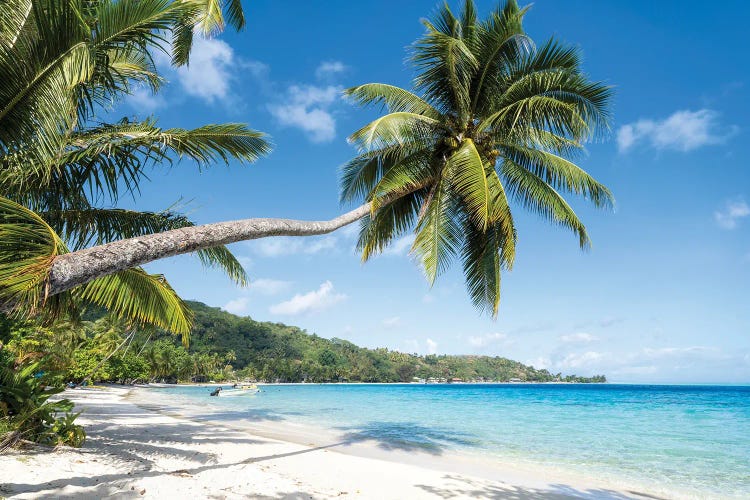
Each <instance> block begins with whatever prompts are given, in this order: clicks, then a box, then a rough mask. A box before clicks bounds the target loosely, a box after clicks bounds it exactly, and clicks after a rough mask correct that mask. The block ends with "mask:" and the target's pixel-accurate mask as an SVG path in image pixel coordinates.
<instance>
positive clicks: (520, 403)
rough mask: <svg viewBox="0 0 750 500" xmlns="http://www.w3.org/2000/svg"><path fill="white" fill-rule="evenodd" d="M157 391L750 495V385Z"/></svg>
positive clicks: (177, 403)
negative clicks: (227, 393) (224, 394)
mask: <svg viewBox="0 0 750 500" xmlns="http://www.w3.org/2000/svg"><path fill="white" fill-rule="evenodd" d="M209 392H210V388H208V387H196V386H178V387H170V388H167V389H153V393H154V395H157V394H158V395H159V398H158V399H159V401H160V402H161V403H162V404H164V405H172V406H174V407H178V408H183V409H187V408H190V409H191V410H192V411H191V413H193V414H204V415H205V416H210V418H211V419H213V420H226V421H236V422H256V423H257V422H266V423H272V422H279V423H290V424H292V423H293V424H304V425H308V426H312V427H317V428H324V429H327V430H329V431H335V432H336V433H338V434H339V435H340V436H341V437H342V438H343V439H344V440H346V441H350V442H365V441H367V442H374V443H376V444H377V446H378V447H380V448H383V449H386V450H401V451H408V452H417V453H427V454H431V455H440V454H443V453H446V452H450V451H456V452H464V453H465V452H468V453H474V454H480V455H482V456H484V457H492V458H497V459H502V460H505V461H513V462H515V463H526V464H532V465H533V464H539V465H545V466H551V467H556V468H563V469H565V470H569V471H572V472H574V473H578V474H586V475H597V476H599V477H607V478H611V479H613V480H617V481H619V482H623V481H624V482H628V481H632V482H633V483H637V484H646V485H648V484H652V485H659V489H660V490H670V489H671V488H674V490H675V491H681V492H687V493H689V494H690V495H691V496H692V495H695V496H696V497H704V496H717V497H724V496H726V497H737V498H750V387H747V386H741V387H740V386H656V385H615V384H596V385H585V384H446V385H442V384H440V385H438V384H436V385H431V384H427V385H422V384H326V385H317V384H300V385H265V386H262V392H261V393H260V394H258V395H256V396H251V397H240V398H210V397H208V393H209Z"/></svg>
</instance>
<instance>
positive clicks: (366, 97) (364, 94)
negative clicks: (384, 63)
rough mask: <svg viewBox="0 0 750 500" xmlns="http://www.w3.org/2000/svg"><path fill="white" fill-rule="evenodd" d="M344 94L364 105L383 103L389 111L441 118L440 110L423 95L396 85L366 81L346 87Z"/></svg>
mask: <svg viewBox="0 0 750 500" xmlns="http://www.w3.org/2000/svg"><path fill="white" fill-rule="evenodd" d="M344 94H345V95H347V96H348V97H350V98H352V99H353V100H354V102H356V103H357V104H360V105H362V106H369V105H376V106H377V105H381V106H383V107H385V108H387V110H388V112H389V113H395V112H406V113H416V114H418V115H424V116H427V117H429V118H433V119H436V120H437V119H439V118H440V112H439V111H438V110H436V109H435V108H433V107H432V106H430V104H429V103H428V102H427V101H425V100H424V99H422V98H421V97H419V96H417V95H415V94H412V93H411V92H409V91H408V90H404V89H402V88H400V87H396V86H394V85H386V84H384V83H366V84H364V85H359V86H357V87H352V88H349V89H346V90H345V91H344Z"/></svg>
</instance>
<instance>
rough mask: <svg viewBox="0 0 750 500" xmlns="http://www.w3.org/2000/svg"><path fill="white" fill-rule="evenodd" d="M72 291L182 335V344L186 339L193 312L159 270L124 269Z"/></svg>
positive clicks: (116, 312)
mask: <svg viewBox="0 0 750 500" xmlns="http://www.w3.org/2000/svg"><path fill="white" fill-rule="evenodd" d="M71 293H72V294H73V296H74V297H75V298H76V299H78V300H81V301H84V302H89V303H92V304H96V305H98V306H100V307H104V308H105V309H107V310H108V311H110V313H112V314H114V315H116V316H118V317H120V318H127V319H129V320H131V321H133V322H134V323H136V324H139V325H154V326H157V327H159V328H163V329H165V330H168V331H170V332H172V333H175V334H178V335H182V342H183V344H185V345H187V343H188V342H189V339H190V329H191V326H192V318H193V313H192V311H191V310H190V308H189V307H188V306H187V304H186V303H185V302H184V301H183V300H182V299H180V297H179V296H178V295H177V293H176V292H175V291H174V290H173V289H172V287H171V286H170V285H169V283H168V282H167V280H166V279H165V278H164V276H163V275H161V274H148V273H147V272H146V271H144V270H143V269H141V268H133V269H127V270H124V271H120V272H118V273H115V274H110V275H109V276H105V277H103V278H98V279H96V280H93V281H90V282H89V283H87V284H85V285H82V286H81V287H79V288H77V289H74V290H73V291H72V292H71Z"/></svg>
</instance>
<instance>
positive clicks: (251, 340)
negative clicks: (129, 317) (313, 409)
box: [0, 301, 606, 384]
mask: <svg viewBox="0 0 750 500" xmlns="http://www.w3.org/2000/svg"><path fill="white" fill-rule="evenodd" d="M188 305H189V307H190V309H191V310H192V313H193V316H194V325H193V329H192V331H191V342H190V345H189V347H185V346H183V345H182V344H181V343H180V342H179V340H178V339H176V338H175V337H174V336H173V335H171V334H170V333H168V332H166V331H163V330H161V331H159V330H154V329H145V330H143V329H141V330H129V329H128V328H127V325H126V324H125V323H124V322H122V321H119V320H113V319H112V318H111V317H109V316H107V315H103V313H102V312H101V311H90V312H89V313H88V314H87V316H86V318H85V320H84V321H83V323H82V325H80V326H79V327H75V328H70V326H69V325H67V324H61V325H58V326H55V327H44V326H42V325H38V324H35V323H33V322H15V323H6V326H5V329H4V330H3V329H2V327H0V341H2V342H5V345H6V351H7V352H13V353H14V354H15V356H16V357H17V358H19V359H20V358H26V359H34V360H37V359H45V360H46V365H47V367H48V370H49V372H50V374H49V375H48V377H49V378H50V379H53V375H52V373H54V374H55V375H54V377H56V381H57V382H58V384H62V383H63V382H74V383H76V384H80V383H82V382H83V381H84V380H87V381H91V382H116V383H135V382H149V381H160V382H178V381H183V382H191V381H192V382H205V381H210V380H214V381H217V382H222V381H227V380H242V379H250V380H256V381H264V382H412V381H413V380H414V379H415V378H416V379H425V380H428V379H435V380H441V381H452V380H453V379H460V380H461V381H499V382H508V381H511V380H513V379H518V380H519V381H525V382H552V381H563V382H565V381H567V382H603V381H605V380H606V379H605V378H604V377H603V376H596V377H578V376H575V375H567V376H566V375H562V374H560V373H556V374H555V373H550V372H549V371H547V370H544V369H535V368H533V367H531V366H526V365H523V364H522V363H519V362H517V361H512V360H510V359H507V358H503V357H499V356H495V357H490V356H475V355H472V356H448V355H435V354H432V355H426V356H424V355H419V354H415V353H404V352H400V351H394V350H389V349H385V348H378V349H366V348H363V347H358V346H356V345H355V344H353V343H351V342H349V341H347V340H343V339H339V338H333V339H326V338H323V337H320V336H318V335H315V334H310V333H308V332H306V331H305V330H302V329H300V328H298V327H295V326H289V325H285V324H282V323H271V322H262V321H255V320H253V319H252V318H248V317H239V316H235V315H234V314H230V313H228V312H226V311H222V310H220V309H219V308H214V307H209V306H207V305H205V304H202V303H200V302H192V301H189V302H188Z"/></svg>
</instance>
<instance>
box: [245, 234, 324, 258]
mask: <svg viewBox="0 0 750 500" xmlns="http://www.w3.org/2000/svg"><path fill="white" fill-rule="evenodd" d="M250 246H251V247H252V248H253V250H254V251H255V252H257V253H258V254H260V255H263V256H264V257H279V256H282V255H294V254H316V253H321V252H324V251H327V250H334V249H335V248H336V237H335V236H325V237H323V238H317V239H310V238H291V237H277V238H265V239H262V240H258V241H254V242H251V243H250Z"/></svg>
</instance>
